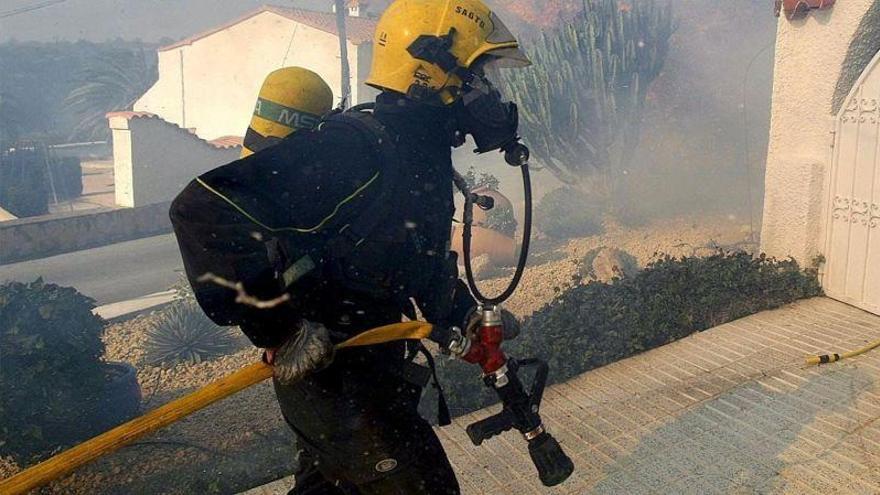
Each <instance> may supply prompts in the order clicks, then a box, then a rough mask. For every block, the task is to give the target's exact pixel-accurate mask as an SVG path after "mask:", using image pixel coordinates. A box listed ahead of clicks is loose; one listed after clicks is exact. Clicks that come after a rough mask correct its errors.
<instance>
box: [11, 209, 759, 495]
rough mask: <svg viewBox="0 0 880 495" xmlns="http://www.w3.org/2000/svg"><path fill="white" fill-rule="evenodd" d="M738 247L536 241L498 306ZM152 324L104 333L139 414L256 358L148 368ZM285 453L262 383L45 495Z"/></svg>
mask: <svg viewBox="0 0 880 495" xmlns="http://www.w3.org/2000/svg"><path fill="white" fill-rule="evenodd" d="M747 239H748V229H747V228H744V227H743V222H742V220H740V219H737V218H735V217H727V216H707V217H691V218H676V219H669V220H663V221H659V222H655V223H652V224H650V225H647V226H644V227H640V228H635V229H626V228H622V227H620V226H618V225H613V224H609V225H607V226H606V232H605V233H604V234H602V235H598V236H593V237H587V238H582V239H575V240H571V241H569V242H567V243H564V244H560V245H556V246H548V243H546V242H538V243H536V244H538V245H539V248H538V249H536V250H535V253H534V256H532V258H531V259H532V265H531V266H530V267H529V268H527V269H526V272H525V274H524V276H523V281H522V285H521V286H520V290H519V291H518V292H517V294H516V295H515V296H514V297H513V298H512V299H511V300H510V301H509V302H508V303H507V305H506V306H507V307H508V308H509V309H510V310H511V311H513V312H514V313H515V314H517V315H519V316H527V315H530V314H532V313H533V312H534V311H536V310H538V309H540V308H541V307H542V306H543V305H544V304H546V303H547V302H548V301H550V300H551V299H552V298H553V297H554V295H555V294H556V292H558V291H559V290H560V289H561V288H563V287H565V286H566V285H569V284H570V283H571V281H572V276H574V275H575V274H576V273H577V268H578V266H577V260H579V259H581V258H583V257H584V255H585V254H586V253H587V252H588V251H590V250H591V249H594V248H596V247H600V246H605V247H616V248H619V249H623V250H625V251H627V252H629V253H630V254H632V255H633V256H635V257H636V258H637V259H638V261H639V263H640V264H642V265H644V264H646V263H648V262H649V261H650V260H651V259H653V258H654V257H655V256H657V253H666V254H671V255H690V254H694V253H695V252H696V253H697V254H700V252H701V249H699V248H697V247H699V246H706V245H715V244H717V245H722V246H725V245H734V244H737V243H741V242H743V241H745V240H747ZM541 244H544V247H543V248H541V247H540V245H541ZM511 273H512V269H508V270H496V274H497V275H499V276H498V278H492V279H489V280H484V281H482V282H481V287H482V288H483V291H484V292H486V293H489V294H494V293H497V292H499V291H501V290H502V289H503V288H504V287H505V286H506V284H507V282H508V279H509V275H510V274H511ZM155 318H156V314H155V313H153V314H148V315H142V316H139V317H137V318H135V319H132V320H129V321H125V322H122V323H117V324H114V325H110V326H108V327H107V329H106V331H105V335H104V342H105V344H106V348H107V351H106V356H105V357H106V359H107V360H108V361H124V362H128V363H130V364H132V365H133V366H134V367H135V368H137V370H138V380H139V382H140V384H141V388H142V391H143V397H144V402H143V409H144V410H149V409H152V408H155V407H157V406H159V405H161V404H164V403H167V402H168V401H170V400H173V399H175V398H177V397H180V396H182V395H184V394H186V393H188V392H190V391H193V390H195V389H196V388H198V387H200V386H203V385H205V384H207V383H209V382H211V381H212V380H215V379H217V378H218V377H220V376H224V375H227V374H229V373H232V372H233V371H236V370H238V369H240V368H241V367H243V366H245V365H247V364H250V363H252V362H254V361H256V360H257V359H259V352H258V350H256V349H254V348H252V347H250V346H249V344H248V343H247V341H246V340H244V338H242V347H241V350H239V351H238V352H236V353H234V354H232V355H228V356H224V357H221V358H217V359H214V360H210V361H207V362H203V363H200V364H197V365H186V364H178V365H175V366H171V367H166V368H163V367H159V366H153V365H150V364H149V363H147V362H145V361H144V354H145V352H144V345H143V344H144V341H145V330H146V329H147V328H149V326H150V325H151V324H152V322H153V321H154V320H155ZM292 455H293V448H292V436H291V434H290V432H289V431H288V429H287V427H286V426H285V425H284V423H283V420H282V418H281V415H280V414H279V411H278V406H277V404H276V403H275V400H274V395H273V393H272V391H271V384H270V383H268V382H266V383H263V384H260V385H259V386H255V387H252V388H250V389H248V390H245V391H243V392H241V393H239V394H237V395H235V396H233V397H230V398H228V399H225V400H223V401H221V402H220V403H218V404H214V405H213V406H211V407H209V408H207V409H206V410H204V411H201V412H199V413H196V414H194V415H193V416H191V417H189V418H187V419H185V420H183V421H180V422H179V423H177V424H175V425H173V426H171V427H169V428H166V429H165V430H163V431H161V432H159V433H157V434H154V435H152V436H150V437H149V438H146V439H143V440H141V441H139V442H137V443H136V444H134V445H133V446H130V447H126V448H123V449H122V450H120V451H118V452H116V453H114V454H112V455H110V456H107V457H106V458H104V459H102V460H101V461H98V462H97V463H95V464H93V465H91V466H88V467H86V468H83V469H80V470H79V471H77V472H76V473H75V474H74V475H71V476H69V477H67V478H65V479H62V480H60V481H58V482H56V483H54V484H52V485H51V486H50V487H48V488H47V489H45V490H44V493H52V494H56V493H57V494H61V493H64V494H100V493H228V492H234V491H237V490H242V489H245V488H249V487H251V486H256V485H259V484H262V483H265V482H268V481H271V480H273V479H277V478H280V477H282V476H284V475H287V474H289V473H290V471H291V470H292V466H293V459H292ZM16 470H17V466H16V465H15V463H14V462H12V461H11V460H10V459H0V477H6V476H7V475H9V474H11V473H13V472H15V471H16Z"/></svg>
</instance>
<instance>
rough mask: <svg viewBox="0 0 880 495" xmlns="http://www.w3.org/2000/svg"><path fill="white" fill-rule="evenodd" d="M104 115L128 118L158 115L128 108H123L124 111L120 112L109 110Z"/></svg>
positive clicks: (149, 117)
mask: <svg viewBox="0 0 880 495" xmlns="http://www.w3.org/2000/svg"><path fill="white" fill-rule="evenodd" d="M104 117H106V118H108V119H109V118H113V117H124V118H126V119H128V120H131V119H151V118H153V117H158V115H156V114H155V113H150V112H132V111H130V110H125V111H121V112H109V113H107V114H106V115H104Z"/></svg>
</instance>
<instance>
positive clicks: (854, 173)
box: [822, 54, 880, 314]
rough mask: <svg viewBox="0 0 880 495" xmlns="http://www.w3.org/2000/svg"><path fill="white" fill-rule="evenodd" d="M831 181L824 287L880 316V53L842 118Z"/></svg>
mask: <svg viewBox="0 0 880 495" xmlns="http://www.w3.org/2000/svg"><path fill="white" fill-rule="evenodd" d="M829 179H830V180H829V189H828V192H829V194H828V197H827V199H826V201H825V215H826V217H825V250H824V253H825V257H826V264H825V271H824V275H823V277H822V285H823V286H824V288H825V292H826V294H828V296H830V297H833V298H835V299H838V300H841V301H843V302H846V303H849V304H852V305H854V306H858V307H860V308H862V309H866V310H868V311H871V312H872V313H876V314H880V54H878V55H877V56H876V57H874V60H872V61H871V63H870V64H869V65H868V68H867V69H865V72H864V73H863V74H862V76H861V78H859V81H858V82H857V83H856V85H855V87H854V88H853V90H852V92H851V93H850V94H849V96H848V97H847V100H846V102H845V103H844V106H843V108H842V109H841V111H840V113H839V114H838V115H837V122H836V134H835V143H834V153H833V160H832V165H831V170H830V177H829Z"/></svg>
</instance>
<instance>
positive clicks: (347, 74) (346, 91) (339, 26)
mask: <svg viewBox="0 0 880 495" xmlns="http://www.w3.org/2000/svg"><path fill="white" fill-rule="evenodd" d="M345 4H346V1H345V0H335V6H336V32H337V33H339V61H340V63H341V64H342V82H341V84H340V86H339V89H340V91H342V95H341V98H342V103H343V104H351V103H353V102H352V101H349V100H351V69H350V68H349V66H348V45H347V42H348V36H347V35H346V32H345V17H346V8H345Z"/></svg>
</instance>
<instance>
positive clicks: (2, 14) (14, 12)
mask: <svg viewBox="0 0 880 495" xmlns="http://www.w3.org/2000/svg"><path fill="white" fill-rule="evenodd" d="M66 1H67V0H46V1H45V2H40V3H35V4H33V5H31V6H30V7H19V8H17V9H12V10H7V11H6V12H0V19H6V18H7V17H12V16H14V15H18V14H25V13H27V12H33V11H35V10H40V9H44V8H46V7H50V6H52V5H55V4H58V3H63V2H66Z"/></svg>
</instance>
